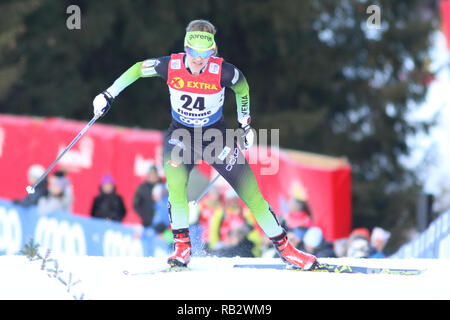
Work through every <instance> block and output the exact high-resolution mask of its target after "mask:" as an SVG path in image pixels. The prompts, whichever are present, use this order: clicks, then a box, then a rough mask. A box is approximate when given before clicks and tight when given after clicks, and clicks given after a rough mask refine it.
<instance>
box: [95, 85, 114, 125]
mask: <svg viewBox="0 0 450 320" xmlns="http://www.w3.org/2000/svg"><path fill="white" fill-rule="evenodd" d="M113 101H114V98H113V96H112V95H111V94H110V93H109V92H108V91H106V90H105V91H103V92H102V93H100V94H98V95H97V96H96V97H95V98H94V101H93V102H92V105H93V106H94V115H95V116H96V117H97V118H99V117H103V116H104V115H105V114H106V113H107V112H108V110H109V108H111V105H112V103H113Z"/></svg>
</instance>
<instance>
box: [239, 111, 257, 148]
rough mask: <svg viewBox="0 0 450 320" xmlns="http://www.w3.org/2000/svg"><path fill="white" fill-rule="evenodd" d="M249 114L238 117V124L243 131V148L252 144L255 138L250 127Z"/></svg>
mask: <svg viewBox="0 0 450 320" xmlns="http://www.w3.org/2000/svg"><path fill="white" fill-rule="evenodd" d="M250 121H251V118H250V116H245V117H242V118H240V119H238V122H239V125H240V127H241V129H242V130H244V133H243V134H242V136H241V137H242V140H243V146H244V148H245V150H248V149H250V148H251V146H252V145H253V141H254V139H255V133H254V132H253V129H252V127H250Z"/></svg>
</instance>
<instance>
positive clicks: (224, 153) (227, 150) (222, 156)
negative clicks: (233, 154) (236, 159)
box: [217, 146, 231, 161]
mask: <svg viewBox="0 0 450 320" xmlns="http://www.w3.org/2000/svg"><path fill="white" fill-rule="evenodd" d="M230 151H231V148H230V147H227V146H225V147H224V148H223V150H222V152H221V153H220V154H219V156H218V157H217V158H219V159H220V160H222V161H223V160H225V158H226V156H227V155H228V154H229V153H230Z"/></svg>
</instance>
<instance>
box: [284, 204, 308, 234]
mask: <svg viewBox="0 0 450 320" xmlns="http://www.w3.org/2000/svg"><path fill="white" fill-rule="evenodd" d="M285 220H286V227H287V229H296V228H302V229H304V230H306V229H307V228H310V227H311V226H312V221H311V212H310V210H309V206H308V204H307V203H306V202H305V201H303V200H300V199H297V198H291V199H290V200H289V212H288V213H287V214H286V215H285Z"/></svg>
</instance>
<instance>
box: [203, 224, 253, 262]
mask: <svg viewBox="0 0 450 320" xmlns="http://www.w3.org/2000/svg"><path fill="white" fill-rule="evenodd" d="M248 234H249V228H248V227H247V226H246V225H242V226H241V227H238V228H235V229H230V230H229V232H228V237H227V238H226V241H225V242H224V244H223V246H222V247H220V248H218V249H216V250H212V251H211V254H213V255H216V256H219V257H229V258H231V257H237V256H239V257H248V258H253V257H254V254H253V247H254V243H253V242H251V241H250V240H249V239H248Z"/></svg>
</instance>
